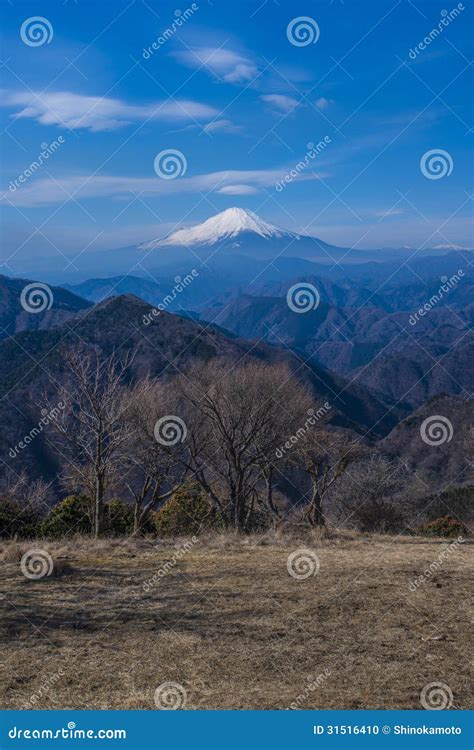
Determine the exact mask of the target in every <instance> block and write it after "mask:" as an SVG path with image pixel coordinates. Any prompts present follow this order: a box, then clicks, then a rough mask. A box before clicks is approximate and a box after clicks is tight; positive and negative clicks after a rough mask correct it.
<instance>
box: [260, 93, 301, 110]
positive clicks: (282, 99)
mask: <svg viewBox="0 0 474 750" xmlns="http://www.w3.org/2000/svg"><path fill="white" fill-rule="evenodd" d="M260 98H261V99H262V100H263V101H264V102H266V103H267V104H271V105H272V107H275V109H277V110H278V111H279V112H290V110H292V109H294V108H295V107H297V106H298V101H297V99H294V98H293V97H292V96H286V95H285V94H264V95H263V96H261V97H260Z"/></svg>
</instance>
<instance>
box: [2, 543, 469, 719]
mask: <svg viewBox="0 0 474 750" xmlns="http://www.w3.org/2000/svg"><path fill="white" fill-rule="evenodd" d="M324 537H326V538H324ZM183 541H184V540H180V541H179V542H163V541H159V542H154V541H148V540H142V541H140V540H137V541H126V542H123V541H99V542H93V541H90V540H74V541H70V542H62V543H61V544H53V543H45V542H44V541H37V542H35V543H34V544H33V543H32V544H31V545H29V546H30V547H41V548H43V549H46V550H48V552H49V553H50V554H51V556H52V557H53V559H54V560H56V561H57V560H66V561H67V562H68V563H69V564H70V565H71V566H72V570H70V571H69V574H68V575H66V576H63V577H54V576H51V577H48V578H44V579H42V580H37V581H33V580H28V579H27V578H25V577H24V576H23V575H22V573H21V571H20V569H19V562H18V554H17V552H16V551H15V550H14V549H13V548H12V549H11V550H9V546H10V545H8V544H6V545H4V548H3V553H4V554H3V562H2V563H1V565H2V573H3V575H2V579H3V580H2V584H1V588H0V597H1V598H2V601H1V602H0V606H1V607H2V609H3V612H4V614H3V616H2V619H1V633H0V648H1V651H2V664H3V667H2V673H1V678H0V682H1V686H0V706H1V707H2V708H18V707H26V706H29V707H31V706H35V707H36V708H84V709H85V708H102V709H105V708H122V709H137V708H139V709H154V708H155V703H154V692H155V690H156V688H157V687H158V686H159V685H160V684H161V683H163V682H168V681H174V682H177V683H180V684H181V685H182V686H183V687H184V688H185V690H186V693H187V704H186V707H187V708H218V709H224V708H227V709H228V708H242V709H243V708H261V709H269V708H287V707H290V706H291V705H293V706H295V705H296V706H297V707H300V708H420V707H421V706H420V691H421V689H422V688H423V686H424V685H426V684H427V683H431V682H435V681H441V682H445V683H447V684H448V685H449V686H450V688H451V690H452V692H453V694H454V707H463V708H467V707H469V706H470V704H471V700H470V694H469V653H468V644H469V638H470V635H469V634H470V618H469V595H470V589H469V582H470V580H472V555H471V554H470V552H471V551H472V547H471V546H469V544H468V543H466V544H463V545H461V546H460V547H458V548H457V549H456V550H454V551H453V552H452V553H450V554H448V555H447V556H446V557H445V559H444V562H443V563H442V565H441V566H440V567H439V569H438V570H437V571H436V572H434V574H433V575H432V576H430V577H429V580H427V581H426V582H425V583H423V584H422V585H420V586H419V587H418V588H417V589H416V590H415V591H414V592H412V591H410V589H409V583H410V581H411V580H413V579H414V578H415V577H417V576H418V575H420V574H421V573H422V572H423V571H424V570H425V569H426V568H428V567H429V565H430V564H432V563H433V562H434V561H436V560H438V558H439V555H440V553H441V552H442V550H443V549H444V548H445V546H446V545H447V544H449V542H446V541H443V540H426V539H416V538H397V537H382V536H372V537H368V536H361V535H357V534H350V533H346V534H342V535H341V534H337V535H334V536H333V537H331V536H330V535H329V538H327V535H323V536H321V535H315V536H313V537H306V538H304V537H300V538H298V536H297V535H294V536H293V537H292V538H291V537H288V536H287V537H284V538H272V536H271V535H269V536H265V537H249V538H246V539H239V538H236V537H232V536H227V537H224V536H222V537H213V538H212V537H209V538H201V539H199V541H197V542H196V543H195V544H193V545H192V548H191V549H189V550H188V551H187V552H185V553H184V554H182V555H180V554H178V553H177V548H176V546H175V545H176V544H178V543H179V544H182V543H183ZM21 546H22V548H25V547H26V548H28V544H26V545H25V543H22V545H21ZM299 547H309V548H310V549H312V550H314V551H315V552H316V553H317V555H318V557H319V560H320V570H319V573H318V574H317V575H314V576H311V577H309V578H307V579H305V580H295V579H294V578H292V577H291V576H290V575H289V573H288V571H287V558H288V555H289V554H290V553H291V552H293V551H294V550H296V549H297V548H299ZM167 561H168V565H167V569H166V570H167V572H166V574H163V575H161V576H157V577H156V578H157V582H156V583H155V584H154V585H150V587H149V590H144V584H145V583H146V582H147V581H150V579H152V578H153V576H155V575H156V574H157V571H159V570H160V569H163V566H164V565H166V562H167ZM145 588H146V587H145ZM325 670H327V671H328V672H329V673H330V674H329V675H327V673H326V675H327V676H325V677H324V678H323V679H320V680H318V681H317V676H318V675H321V674H324V672H325ZM317 682H318V683H319V684H317ZM311 686H312V687H311Z"/></svg>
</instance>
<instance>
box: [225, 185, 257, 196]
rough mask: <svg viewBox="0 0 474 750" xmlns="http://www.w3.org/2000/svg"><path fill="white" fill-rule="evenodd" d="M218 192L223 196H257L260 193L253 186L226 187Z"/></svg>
mask: <svg viewBox="0 0 474 750" xmlns="http://www.w3.org/2000/svg"><path fill="white" fill-rule="evenodd" d="M217 192H218V193H222V195H255V194H256V193H258V188H256V187H253V186H252V185H225V186H224V187H221V188H220V189H219V190H218V191H217Z"/></svg>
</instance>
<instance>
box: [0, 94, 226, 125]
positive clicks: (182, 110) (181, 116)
mask: <svg viewBox="0 0 474 750" xmlns="http://www.w3.org/2000/svg"><path fill="white" fill-rule="evenodd" d="M1 104H2V105H3V106H4V107H9V108H11V109H13V110H15V111H14V113H13V116H14V117H16V118H29V119H33V120H36V121H37V122H39V123H41V124H42V125H59V126H62V127H66V128H69V129H71V130H77V129H79V128H83V129H86V130H90V131H92V132H101V131H107V130H116V129H117V128H122V127H125V126H126V125H130V124H132V123H133V122H137V121H143V120H147V119H149V120H165V121H172V120H177V121H182V120H206V119H210V118H212V117H215V116H216V115H217V114H218V112H217V110H216V109H215V108H214V107H210V106H209V105H207V104H202V103H201V102H196V101H192V100H181V101H171V100H167V101H162V102H154V103H153V104H144V105H133V104H127V103H126V102H124V101H121V100H120V99H112V98H108V97H100V96H85V95H83V94H74V93H72V92H70V91H61V92H50V93H39V94H35V93H30V92H3V96H2V99H1Z"/></svg>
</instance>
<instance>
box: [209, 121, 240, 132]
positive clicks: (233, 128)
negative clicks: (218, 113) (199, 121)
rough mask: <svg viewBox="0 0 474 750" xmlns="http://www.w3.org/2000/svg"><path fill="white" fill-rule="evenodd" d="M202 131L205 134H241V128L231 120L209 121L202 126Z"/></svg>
mask: <svg viewBox="0 0 474 750" xmlns="http://www.w3.org/2000/svg"><path fill="white" fill-rule="evenodd" d="M203 130H204V131H205V132H206V133H241V132H242V127H241V126H240V125H236V124H235V123H234V122H232V121H231V120H211V122H208V123H207V125H204V127H203Z"/></svg>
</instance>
